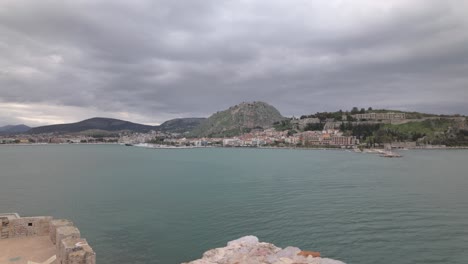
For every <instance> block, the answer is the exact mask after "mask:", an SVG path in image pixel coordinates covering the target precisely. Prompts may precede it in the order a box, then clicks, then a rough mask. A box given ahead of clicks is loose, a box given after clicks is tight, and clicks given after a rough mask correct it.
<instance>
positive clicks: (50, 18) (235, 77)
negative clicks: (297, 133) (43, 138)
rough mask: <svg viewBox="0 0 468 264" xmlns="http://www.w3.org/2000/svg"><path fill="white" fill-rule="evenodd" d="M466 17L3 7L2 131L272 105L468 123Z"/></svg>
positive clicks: (304, 4) (434, 8) (147, 4)
mask: <svg viewBox="0 0 468 264" xmlns="http://www.w3.org/2000/svg"><path fill="white" fill-rule="evenodd" d="M467 8H468V5H467V4H466V2H465V1H462V0H459V1H457V0H450V1H438V0H433V1H429V0H426V1H417V0H415V1H406V0H394V1H371V0H368V1H309V0H307V1H306V0H297V1H289V0H275V1H260V0H258V1H234V0H232V1H229V0H228V1H215V0H211V1H210V0H203V1H202V0H191V1H169V0H159V1H150V0H139V1H91V0H87V1H59V0H55V1H52V0H45V1H27V0H7V1H2V3H0V55H1V56H0V125H1V124H6V123H27V124H31V125H38V124H45V123H56V122H70V121H76V120H79V119H82V118H87V117H91V116H96V115H99V116H109V117H117V118H124V119H130V120H133V121H136V122H143V123H159V122H162V121H164V120H166V119H169V118H174V117H188V116H207V115H209V114H210V113H212V112H214V111H217V110H220V109H223V108H225V107H228V106H230V105H232V104H236V103H239V102H241V101H252V100H263V101H266V102H269V103H271V104H273V105H275V106H276V107H277V108H278V109H279V110H280V111H281V112H282V113H283V114H285V115H300V114H305V113H311V112H315V111H320V110H337V109H349V108H351V107H352V106H355V105H356V106H359V107H367V106H373V107H394V108H401V109H408V110H420V111H428V112H443V113H454V112H459V113H463V114H468V104H466V101H467V100H468V87H467V86H468V76H467V74H466V73H467V72H468V19H467V18H466V14H465V10H467Z"/></svg>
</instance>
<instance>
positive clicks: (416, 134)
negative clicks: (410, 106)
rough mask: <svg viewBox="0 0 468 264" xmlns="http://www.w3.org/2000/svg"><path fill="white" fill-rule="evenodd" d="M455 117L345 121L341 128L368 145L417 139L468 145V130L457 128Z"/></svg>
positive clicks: (424, 141)
mask: <svg viewBox="0 0 468 264" xmlns="http://www.w3.org/2000/svg"><path fill="white" fill-rule="evenodd" d="M458 126H459V125H458V124H457V122H456V121H455V120H453V119H448V118H438V119H427V120H424V121H414V122H408V123H405V124H353V123H351V122H349V123H345V122H343V123H342V124H341V126H340V130H342V131H344V132H345V134H346V135H353V136H356V137H357V138H359V139H360V140H361V141H362V142H365V143H367V144H368V145H369V144H370V145H374V144H376V143H377V144H382V143H390V142H395V141H417V142H418V143H420V144H433V145H439V144H442V145H448V146H466V145H468V132H467V131H466V130H463V129H459V128H457V127H458Z"/></svg>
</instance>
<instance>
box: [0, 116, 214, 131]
mask: <svg viewBox="0 0 468 264" xmlns="http://www.w3.org/2000/svg"><path fill="white" fill-rule="evenodd" d="M205 119H206V118H177V119H172V120H168V121H166V122H164V123H162V125H160V126H149V125H142V124H137V123H132V122H129V121H124V120H119V119H113V118H103V117H95V118H91V119H86V120H83V121H81V122H77V123H70V124H58V125H49V126H41V127H35V128H29V127H28V129H27V130H25V131H28V130H29V131H28V133H31V134H45V133H58V134H63V133H78V132H85V131H101V132H105V131H107V132H117V131H133V132H148V131H151V130H156V131H163V132H169V133H185V132H189V131H191V130H192V129H193V128H195V127H196V126H198V125H199V124H200V123H201V122H202V121H203V120H205ZM25 131H23V132H25ZM0 133H1V132H0Z"/></svg>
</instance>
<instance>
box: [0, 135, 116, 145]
mask: <svg viewBox="0 0 468 264" xmlns="http://www.w3.org/2000/svg"><path fill="white" fill-rule="evenodd" d="M117 141H118V138H117V137H111V136H109V137H93V136H85V135H67V134H65V135H52V134H50V135H48V134H39V135H23V134H19V135H9V136H0V144H65V143H116V142H117Z"/></svg>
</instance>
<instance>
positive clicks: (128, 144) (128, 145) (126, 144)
mask: <svg viewBox="0 0 468 264" xmlns="http://www.w3.org/2000/svg"><path fill="white" fill-rule="evenodd" d="M125 146H127V147H131V146H133V144H130V143H125Z"/></svg>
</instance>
